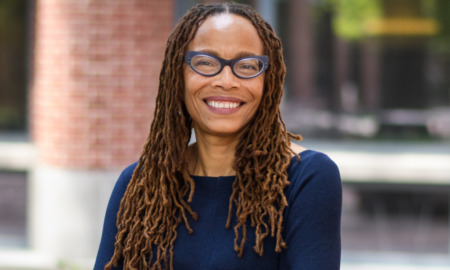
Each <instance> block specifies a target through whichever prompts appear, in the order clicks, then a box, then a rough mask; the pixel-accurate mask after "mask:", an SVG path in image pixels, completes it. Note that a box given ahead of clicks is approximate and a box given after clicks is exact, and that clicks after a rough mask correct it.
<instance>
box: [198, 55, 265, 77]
mask: <svg viewBox="0 0 450 270" xmlns="http://www.w3.org/2000/svg"><path fill="white" fill-rule="evenodd" d="M191 65H192V68H194V69H195V70H196V71H197V72H199V73H201V74H204V75H213V74H217V73H218V72H219V71H220V69H221V68H222V66H221V64H220V62H219V60H217V59H215V58H213V57H211V56H208V55H195V56H194V57H192V59H191ZM263 67H264V64H263V62H262V61H261V60H259V59H256V58H251V57H249V58H244V59H242V60H240V61H238V62H236V63H234V65H233V66H232V69H233V71H234V73H235V74H236V75H238V76H241V77H244V78H245V77H252V76H255V75H256V74H258V73H259V72H260V71H261V69H262V68H263Z"/></svg>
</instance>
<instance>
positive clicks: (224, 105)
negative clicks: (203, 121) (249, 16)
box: [206, 100, 241, 109]
mask: <svg viewBox="0 0 450 270" xmlns="http://www.w3.org/2000/svg"><path fill="white" fill-rule="evenodd" d="M206 104H208V106H210V107H213V108H216V109H234V108H237V107H239V106H240V105H241V103H237V102H223V101H212V100H209V101H206Z"/></svg>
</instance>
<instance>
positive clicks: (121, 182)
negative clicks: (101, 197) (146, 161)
mask: <svg viewBox="0 0 450 270" xmlns="http://www.w3.org/2000/svg"><path fill="white" fill-rule="evenodd" d="M137 164H138V163H137V162H135V163H133V164H131V165H129V166H127V167H126V168H125V169H124V170H123V171H122V173H121V174H120V176H119V178H118V179H117V182H116V185H115V186H114V190H113V192H112V195H111V200H114V199H117V200H121V199H122V197H123V194H124V193H125V191H126V189H127V187H128V184H129V183H130V180H131V177H132V176H133V172H134V170H135V169H136V166H137Z"/></svg>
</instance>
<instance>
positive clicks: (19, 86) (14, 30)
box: [0, 0, 27, 130]
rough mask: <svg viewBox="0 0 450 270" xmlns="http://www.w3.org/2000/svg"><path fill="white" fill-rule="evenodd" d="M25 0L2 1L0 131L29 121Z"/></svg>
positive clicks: (23, 127) (16, 128)
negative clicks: (27, 113)
mask: <svg viewBox="0 0 450 270" xmlns="http://www.w3.org/2000/svg"><path fill="white" fill-rule="evenodd" d="M26 48H27V43H26V1H25V0H1V1H0V130H23V129H25V122H26V119H25V118H26V84H27V83H26Z"/></svg>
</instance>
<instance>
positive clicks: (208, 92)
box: [184, 14, 264, 137]
mask: <svg viewBox="0 0 450 270" xmlns="http://www.w3.org/2000/svg"><path fill="white" fill-rule="evenodd" d="M188 51H197V52H203V53H207V54H209V55H213V56H217V57H221V58H223V59H227V60H228V59H234V58H238V57H245V56H255V55H263V54H264V47H263V43H262V41H261V39H260V37H259V35H258V33H257V31H256V29H255V27H254V26H253V25H252V24H251V22H250V21H248V20H247V19H245V18H243V17H241V16H238V15H233V14H219V15H214V16H211V17H209V18H207V19H206V20H205V21H204V22H203V23H202V24H201V26H200V27H199V29H198V31H197V33H196V35H195V37H194V39H193V40H192V41H191V43H190V44H189V46H188ZM184 82H185V96H184V99H185V104H186V108H187V110H188V112H189V114H190V116H191V118H192V120H193V125H194V128H195V130H196V135H197V137H198V136H201V135H202V134H204V135H206V134H209V135H214V136H232V135H237V134H239V132H240V131H241V130H242V128H243V127H244V126H245V125H246V124H247V123H248V122H249V121H250V120H251V119H252V117H253V116H254V115H255V112H256V110H257V109H258V106H259V104H260V102H261V97H262V94H263V88H264V72H263V73H262V74H261V75H259V76H257V77H255V78H251V79H241V78H238V77H236V76H235V75H234V74H233V72H232V71H231V68H230V66H225V67H224V68H223V70H222V71H221V72H220V73H219V74H217V75H215V76H212V77H206V76H203V75H200V74H198V73H196V72H195V71H193V70H192V69H191V68H190V67H189V66H188V65H187V64H186V65H185V68H184Z"/></svg>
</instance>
